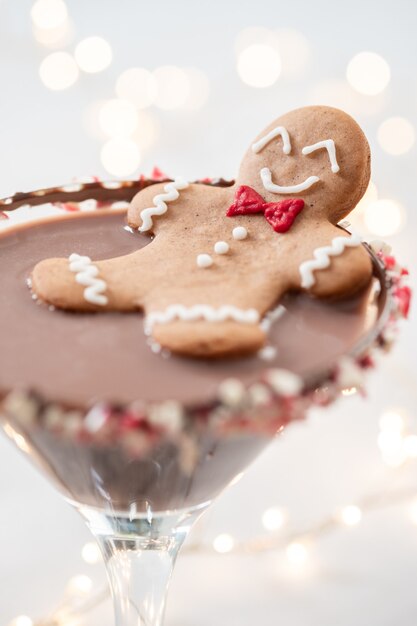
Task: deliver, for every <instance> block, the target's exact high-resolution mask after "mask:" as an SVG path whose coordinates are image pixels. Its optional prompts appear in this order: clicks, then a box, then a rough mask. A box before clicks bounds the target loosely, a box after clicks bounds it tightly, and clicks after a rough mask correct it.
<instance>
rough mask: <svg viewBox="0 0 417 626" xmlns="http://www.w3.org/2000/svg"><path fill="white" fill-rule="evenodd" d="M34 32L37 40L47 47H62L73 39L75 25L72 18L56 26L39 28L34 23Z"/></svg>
mask: <svg viewBox="0 0 417 626" xmlns="http://www.w3.org/2000/svg"><path fill="white" fill-rule="evenodd" d="M32 33H33V36H34V38H35V39H36V41H37V42H38V43H40V44H41V45H42V46H45V48H62V47H64V46H66V45H68V44H69V43H70V42H71V41H72V39H73V37H74V25H73V24H72V22H71V21H70V20H66V21H65V22H64V23H63V24H60V25H59V26H57V27H56V28H39V27H38V26H36V25H35V24H33V26H32Z"/></svg>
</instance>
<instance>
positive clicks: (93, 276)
mask: <svg viewBox="0 0 417 626" xmlns="http://www.w3.org/2000/svg"><path fill="white" fill-rule="evenodd" d="M151 245H152V243H151V244H149V246H151ZM149 246H146V247H145V248H142V249H140V250H138V251H137V252H134V253H133V254H129V255H126V256H122V257H117V258H114V259H108V260H104V261H92V260H91V259H89V257H86V256H82V255H79V254H72V255H71V256H70V257H69V259H62V258H55V259H46V260H44V261H41V262H40V263H38V264H37V265H36V266H35V268H34V270H33V272H32V290H33V292H34V293H35V294H36V295H37V297H38V298H39V299H40V300H42V301H44V302H46V303H48V304H51V305H53V306H55V307H57V308H61V309H66V310H70V311H102V310H113V311H133V310H138V309H141V308H142V303H143V300H144V298H145V295H146V291H147V289H148V288H149V284H148V283H147V282H146V281H141V280H138V276H140V275H141V272H140V271H139V270H140V267H141V265H143V264H145V265H146V264H147V260H146V258H147V256H148V255H149V252H150V250H148V247H149Z"/></svg>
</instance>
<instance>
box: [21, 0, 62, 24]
mask: <svg viewBox="0 0 417 626" xmlns="http://www.w3.org/2000/svg"><path fill="white" fill-rule="evenodd" d="M30 15H31V18H32V21H33V24H34V25H35V26H36V27H38V28H41V29H43V30H47V29H54V28H58V27H59V26H62V24H64V23H65V21H66V20H67V18H68V10H67V6H66V4H65V2H64V1H63V0H37V1H36V2H35V3H34V5H33V6H32V9H31V11H30Z"/></svg>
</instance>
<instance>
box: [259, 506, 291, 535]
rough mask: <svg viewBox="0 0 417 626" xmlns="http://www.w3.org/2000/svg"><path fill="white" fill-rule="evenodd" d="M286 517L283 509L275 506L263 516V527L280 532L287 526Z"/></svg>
mask: <svg viewBox="0 0 417 626" xmlns="http://www.w3.org/2000/svg"><path fill="white" fill-rule="evenodd" d="M285 520H286V515H285V513H284V511H283V510H282V509H280V508H279V507H277V506H273V507H271V508H269V509H267V510H266V511H265V512H264V514H263V515H262V525H263V527H264V528H266V530H279V529H280V528H282V527H283V526H284V524H285Z"/></svg>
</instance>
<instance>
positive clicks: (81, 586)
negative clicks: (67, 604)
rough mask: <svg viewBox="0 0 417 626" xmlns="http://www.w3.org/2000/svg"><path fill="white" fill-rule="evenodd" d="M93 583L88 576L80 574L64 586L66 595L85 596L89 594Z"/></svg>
mask: <svg viewBox="0 0 417 626" xmlns="http://www.w3.org/2000/svg"><path fill="white" fill-rule="evenodd" d="M92 588H93V581H92V580H91V578H89V576H85V574H80V575H79V576H74V577H73V578H71V579H70V580H69V582H68V584H67V586H66V590H65V591H66V594H67V595H69V596H76V597H79V596H86V595H89V594H90V593H91V590H92Z"/></svg>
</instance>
